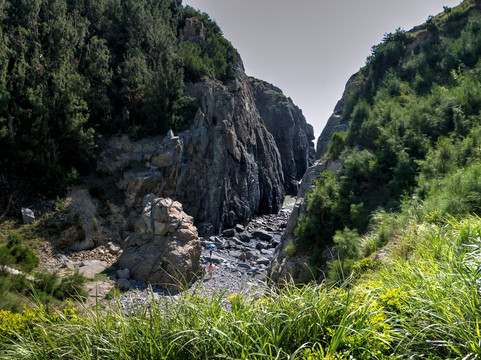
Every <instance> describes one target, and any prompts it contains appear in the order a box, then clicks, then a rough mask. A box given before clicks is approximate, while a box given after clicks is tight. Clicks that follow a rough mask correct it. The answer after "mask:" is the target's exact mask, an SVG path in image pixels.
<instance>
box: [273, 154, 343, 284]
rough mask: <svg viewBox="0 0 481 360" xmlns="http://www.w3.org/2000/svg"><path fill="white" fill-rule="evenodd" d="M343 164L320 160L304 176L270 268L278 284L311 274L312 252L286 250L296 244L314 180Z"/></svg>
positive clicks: (297, 279)
mask: <svg viewBox="0 0 481 360" xmlns="http://www.w3.org/2000/svg"><path fill="white" fill-rule="evenodd" d="M340 166H341V163H340V161H334V162H325V161H320V162H317V163H315V164H314V165H313V166H311V167H310V168H309V169H308V170H307V171H306V173H305V175H304V177H303V178H302V181H301V184H300V186H299V191H298V193H297V199H296V203H295V205H294V208H293V210H292V213H291V215H290V217H289V220H288V221H287V226H286V229H285V230H284V233H283V234H282V236H281V241H280V243H279V245H278V246H277V247H276V250H275V252H274V258H273V259H272V262H271V264H270V267H269V269H268V274H269V277H270V279H271V280H272V281H273V282H275V283H277V284H284V283H287V282H289V281H291V280H292V281H294V282H302V281H304V280H305V279H307V278H309V277H310V276H311V274H310V271H311V270H310V268H309V259H310V254H306V253H301V252H296V254H294V255H293V256H291V255H289V254H288V253H287V251H286V247H287V245H288V244H289V243H290V242H292V243H293V245H294V246H295V244H296V236H295V234H294V231H295V229H296V227H297V225H298V222H299V218H300V217H301V216H302V215H305V214H306V208H307V205H306V202H305V198H306V194H307V193H308V192H309V191H310V190H311V189H312V188H313V187H314V180H317V179H319V175H320V173H321V172H322V171H331V172H336V171H337V170H339V168H340Z"/></svg>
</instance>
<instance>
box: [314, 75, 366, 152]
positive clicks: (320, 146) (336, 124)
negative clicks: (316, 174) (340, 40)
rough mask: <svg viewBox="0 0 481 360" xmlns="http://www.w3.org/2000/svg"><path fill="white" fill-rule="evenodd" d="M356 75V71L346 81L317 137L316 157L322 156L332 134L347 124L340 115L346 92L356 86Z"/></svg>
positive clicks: (344, 128) (344, 129)
mask: <svg viewBox="0 0 481 360" xmlns="http://www.w3.org/2000/svg"><path fill="white" fill-rule="evenodd" d="M357 75H358V73H356V74H354V75H352V76H351V77H350V78H349V80H348V81H347V83H346V87H345V89H344V92H343V94H342V97H341V100H339V101H338V102H337V104H336V107H335V108H334V112H333V113H332V115H331V117H330V118H329V120H327V123H326V126H325V127H324V129H323V130H322V132H321V135H320V136H319V138H318V139H317V148H316V159H320V158H322V157H323V156H324V154H325V153H326V152H327V149H328V147H329V141H330V139H331V136H332V134H334V133H335V132H341V131H346V130H347V128H348V126H349V124H348V123H347V122H342V120H341V115H342V111H343V110H344V105H345V104H344V103H345V99H346V97H347V94H349V93H350V92H351V91H353V89H354V88H355V87H356V86H358V85H357Z"/></svg>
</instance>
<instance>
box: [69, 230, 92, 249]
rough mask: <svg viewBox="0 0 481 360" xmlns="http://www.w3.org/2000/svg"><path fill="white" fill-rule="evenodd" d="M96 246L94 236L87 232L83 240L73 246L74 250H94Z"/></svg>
mask: <svg viewBox="0 0 481 360" xmlns="http://www.w3.org/2000/svg"><path fill="white" fill-rule="evenodd" d="M94 247H95V243H94V241H93V240H92V238H91V237H90V236H89V235H88V234H87V233H85V237H84V239H83V240H82V241H80V242H77V243H75V244H74V245H73V246H72V250H73V251H84V250H92V249H93V248H94Z"/></svg>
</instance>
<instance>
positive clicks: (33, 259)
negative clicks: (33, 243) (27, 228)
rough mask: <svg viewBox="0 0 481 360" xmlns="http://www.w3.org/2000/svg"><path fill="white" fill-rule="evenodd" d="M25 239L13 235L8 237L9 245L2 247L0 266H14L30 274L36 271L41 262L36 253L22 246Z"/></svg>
mask: <svg viewBox="0 0 481 360" xmlns="http://www.w3.org/2000/svg"><path fill="white" fill-rule="evenodd" d="M22 242H23V237H22V235H21V234H19V233H13V234H11V235H10V236H9V237H8V240H7V244H6V245H4V246H1V247H0V264H1V265H7V266H14V267H17V268H19V269H20V270H23V271H26V272H30V271H32V270H33V269H35V268H36V267H37V266H38V264H39V263H40V260H39V259H38V257H37V255H36V254H35V252H34V251H33V250H32V249H30V248H29V247H27V246H24V245H22Z"/></svg>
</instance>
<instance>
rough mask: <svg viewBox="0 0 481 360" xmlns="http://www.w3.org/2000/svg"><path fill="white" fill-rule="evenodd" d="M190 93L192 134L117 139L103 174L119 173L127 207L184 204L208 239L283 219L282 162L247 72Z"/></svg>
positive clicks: (101, 165)
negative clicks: (261, 220) (149, 198)
mask: <svg viewBox="0 0 481 360" xmlns="http://www.w3.org/2000/svg"><path fill="white" fill-rule="evenodd" d="M185 93H186V95H188V96H191V97H193V98H196V99H197V103H198V110H197V114H196V116H195V118H194V119H193V120H192V124H191V126H190V128H189V129H188V130H185V131H183V132H181V133H179V134H177V136H173V134H169V135H168V136H164V137H160V136H159V137H155V138H151V139H144V140H141V141H138V142H132V141H131V140H130V139H128V137H126V136H121V137H114V138H112V139H111V140H110V141H108V142H107V143H106V144H105V146H104V151H103V152H102V153H101V154H100V157H99V161H98V167H97V169H98V171H99V172H103V173H107V174H119V176H120V177H121V180H120V181H119V182H118V186H119V187H120V188H121V189H123V190H124V191H125V193H126V199H127V200H126V205H127V207H131V206H139V205H140V203H141V201H142V198H143V196H145V195H146V194H148V193H150V192H152V193H154V194H155V195H156V196H160V197H170V198H172V199H174V200H176V201H179V202H181V203H182V205H183V208H184V211H185V212H186V213H188V214H189V215H191V216H192V217H193V218H194V219H195V221H196V224H198V226H199V232H200V233H201V234H202V235H213V234H214V233H216V232H218V231H219V230H222V229H223V228H228V227H232V226H234V225H235V224H236V223H245V222H246V221H248V220H250V219H251V218H252V217H253V215H255V214H264V213H275V212H278V211H279V210H280V209H281V207H282V203H283V200H284V194H285V192H284V188H283V182H284V177H283V172H282V163H281V156H280V154H279V151H278V149H277V147H276V144H275V141H274V138H273V136H272V135H271V134H270V133H269V132H268V131H267V129H266V128H265V127H264V126H262V125H261V123H260V115H259V112H258V111H257V107H256V105H255V101H254V97H253V94H252V90H251V88H250V86H249V84H248V82H247V80H246V77H245V74H244V72H243V69H242V67H240V68H239V69H237V79H236V80H234V81H230V82H229V83H227V84H223V83H221V82H220V81H215V80H211V79H208V78H204V79H203V80H202V81H200V82H197V83H190V84H187V85H186V89H185Z"/></svg>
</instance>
